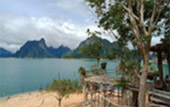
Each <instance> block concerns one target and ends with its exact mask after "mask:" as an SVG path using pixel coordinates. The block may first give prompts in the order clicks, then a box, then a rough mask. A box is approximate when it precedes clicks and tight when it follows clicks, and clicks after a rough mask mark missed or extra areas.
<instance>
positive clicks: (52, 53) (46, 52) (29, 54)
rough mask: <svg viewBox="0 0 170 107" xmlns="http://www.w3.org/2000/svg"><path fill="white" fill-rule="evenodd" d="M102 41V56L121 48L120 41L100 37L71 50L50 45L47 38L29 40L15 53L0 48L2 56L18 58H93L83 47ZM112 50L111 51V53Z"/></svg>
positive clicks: (85, 41)
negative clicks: (83, 50) (85, 52)
mask: <svg viewBox="0 0 170 107" xmlns="http://www.w3.org/2000/svg"><path fill="white" fill-rule="evenodd" d="M96 41H100V42H101V44H102V46H103V48H102V50H101V55H100V57H102V58H107V56H108V54H112V53H111V52H113V51H110V50H113V49H117V48H119V45H118V42H113V43H111V42H109V41H108V40H106V39H102V38H99V37H93V36H92V37H89V38H87V39H86V40H84V41H82V42H81V43H80V45H79V46H78V47H77V48H76V49H74V50H70V49H69V48H68V47H65V46H63V45H61V46H59V47H58V48H54V47H52V46H50V47H48V46H47V45H46V42H45V40H44V39H43V38H42V39H40V40H39V41H36V40H33V41H27V42H26V43H25V44H24V45H23V46H22V47H21V48H20V49H19V50H18V51H17V52H16V53H15V54H12V53H11V52H9V51H8V50H5V49H3V48H0V57H16V58H92V57H90V56H88V55H86V54H84V53H83V52H82V51H81V49H82V48H84V47H87V46H88V45H90V44H93V43H95V42H96ZM109 52H110V53H109Z"/></svg>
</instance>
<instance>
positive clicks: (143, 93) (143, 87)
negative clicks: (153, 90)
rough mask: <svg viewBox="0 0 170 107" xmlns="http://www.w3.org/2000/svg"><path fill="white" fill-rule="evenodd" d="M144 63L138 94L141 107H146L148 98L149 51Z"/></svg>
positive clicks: (144, 57)
mask: <svg viewBox="0 0 170 107" xmlns="http://www.w3.org/2000/svg"><path fill="white" fill-rule="evenodd" d="M143 60H144V65H143V70H142V76H141V78H140V85H139V95H138V102H139V107H146V106H145V100H146V99H145V98H146V80H147V74H148V68H149V52H146V53H145V55H144V56H143Z"/></svg>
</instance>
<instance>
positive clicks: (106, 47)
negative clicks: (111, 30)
mask: <svg viewBox="0 0 170 107" xmlns="http://www.w3.org/2000/svg"><path fill="white" fill-rule="evenodd" d="M96 41H100V42H101V44H102V46H103V48H102V50H101V57H102V58H107V56H108V54H109V51H110V50H112V49H116V48H118V47H119V45H118V42H113V43H111V42H109V41H108V40H106V39H102V38H99V37H96V36H95V37H94V36H91V37H89V38H87V39H86V40H85V41H83V42H81V43H80V45H79V46H78V47H77V48H76V49H75V50H72V51H69V52H68V53H66V54H64V55H63V57H64V58H89V56H87V55H86V54H84V53H83V52H82V51H81V49H82V48H84V47H86V46H88V45H90V44H93V43H95V42H96Z"/></svg>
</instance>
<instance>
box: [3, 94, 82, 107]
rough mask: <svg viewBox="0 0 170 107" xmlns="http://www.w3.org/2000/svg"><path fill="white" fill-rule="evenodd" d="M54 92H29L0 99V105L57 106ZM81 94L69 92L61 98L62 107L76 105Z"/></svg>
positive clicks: (14, 106) (74, 106) (22, 106)
mask: <svg viewBox="0 0 170 107" xmlns="http://www.w3.org/2000/svg"><path fill="white" fill-rule="evenodd" d="M56 95H57V94H56V93H54V92H50V93H48V92H45V91H42V92H31V93H26V94H20V95H15V96H11V97H8V98H5V99H2V100H0V107H58V101H57V99H56V98H55V97H54V96H56ZM83 98H84V97H83V94H82V93H80V94H71V95H70V96H69V97H68V98H64V99H63V100H62V103H61V106H62V107H78V106H79V104H80V103H81V102H83Z"/></svg>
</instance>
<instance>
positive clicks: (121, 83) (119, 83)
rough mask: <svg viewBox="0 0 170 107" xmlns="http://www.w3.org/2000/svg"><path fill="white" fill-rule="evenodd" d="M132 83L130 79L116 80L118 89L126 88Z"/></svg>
mask: <svg viewBox="0 0 170 107" xmlns="http://www.w3.org/2000/svg"><path fill="white" fill-rule="evenodd" d="M129 82H130V80H129V79H123V78H121V79H117V80H116V87H117V88H123V87H124V86H126V85H127V84H128V83H129Z"/></svg>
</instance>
